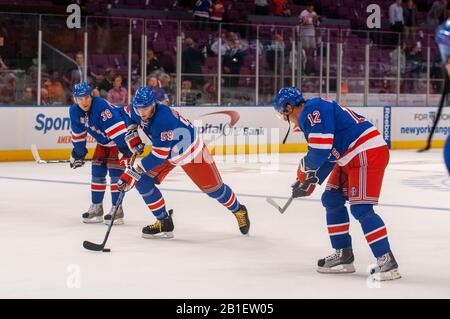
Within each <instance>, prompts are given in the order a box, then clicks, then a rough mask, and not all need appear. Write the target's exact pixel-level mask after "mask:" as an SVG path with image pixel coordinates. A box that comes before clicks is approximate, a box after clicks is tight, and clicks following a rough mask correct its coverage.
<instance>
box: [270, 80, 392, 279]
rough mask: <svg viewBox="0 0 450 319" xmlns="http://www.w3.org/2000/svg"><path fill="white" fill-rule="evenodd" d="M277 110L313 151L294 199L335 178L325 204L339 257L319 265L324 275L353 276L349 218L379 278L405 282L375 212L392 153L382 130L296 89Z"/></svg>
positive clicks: (281, 98) (280, 97) (286, 92)
mask: <svg viewBox="0 0 450 319" xmlns="http://www.w3.org/2000/svg"><path fill="white" fill-rule="evenodd" d="M274 107H275V110H276V111H277V112H279V113H280V114H281V116H283V118H284V119H285V120H290V122H293V123H294V124H295V125H298V127H299V128H300V129H301V131H302V132H303V133H304V135H305V138H306V140H307V141H308V152H307V154H306V156H305V157H303V158H302V159H301V161H300V165H299V168H298V171H297V179H296V182H295V183H294V184H293V185H292V196H293V197H303V196H309V195H310V194H311V193H312V192H313V191H314V188H315V186H316V184H322V183H323V182H324V180H325V179H326V178H327V176H328V175H330V174H331V175H330V177H329V179H328V182H327V185H326V190H325V192H324V193H323V195H322V204H323V206H324V207H325V209H326V218H327V226H328V233H329V236H330V240H331V245H332V247H333V248H334V249H335V250H336V251H335V253H334V254H332V255H330V256H328V257H326V258H324V259H320V260H319V261H318V268H317V271H318V272H320V273H351V272H354V271H355V268H354V266H353V261H354V255H353V251H352V239H351V236H350V234H349V226H350V221H349V214H348V211H347V208H346V206H345V203H346V201H348V202H349V203H350V212H351V213H352V215H353V217H355V218H356V219H357V220H358V221H359V223H360V224H361V226H362V229H363V232H364V235H365V237H366V240H367V243H368V244H369V246H370V248H371V250H372V253H373V254H374V256H375V257H376V258H377V266H376V267H375V268H373V269H372V272H371V274H373V275H374V278H375V279H376V280H380V281H382V280H392V279H397V278H400V273H399V272H398V265H397V262H396V260H395V258H394V255H393V254H392V252H391V248H390V245H389V241H388V236H387V230H386V226H385V224H384V222H383V220H382V219H381V217H380V216H378V215H377V214H376V213H375V211H374V210H373V205H376V204H377V203H378V198H379V196H380V191H381V186H382V180H383V175H384V171H385V168H386V166H387V164H388V162H389V149H388V147H387V145H386V143H385V141H384V139H383V138H382V136H381V134H380V132H379V131H378V130H377V129H376V128H375V127H374V126H373V125H372V124H371V123H370V122H369V121H367V120H366V119H365V118H364V117H362V116H360V115H358V114H356V113H354V112H353V111H351V110H350V109H348V108H347V107H345V106H343V105H340V104H338V103H337V102H335V101H331V100H327V99H323V98H320V97H316V98H313V99H310V100H306V99H305V98H304V96H303V94H302V93H301V92H300V91H299V90H298V89H297V88H295V87H288V88H283V89H281V90H280V91H279V92H278V94H277V95H276V97H275V100H274Z"/></svg>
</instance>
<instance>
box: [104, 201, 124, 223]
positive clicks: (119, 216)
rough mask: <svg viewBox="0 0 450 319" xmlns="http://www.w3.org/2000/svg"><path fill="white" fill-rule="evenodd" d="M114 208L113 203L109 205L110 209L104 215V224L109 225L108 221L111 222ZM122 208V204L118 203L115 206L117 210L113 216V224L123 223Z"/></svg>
mask: <svg viewBox="0 0 450 319" xmlns="http://www.w3.org/2000/svg"><path fill="white" fill-rule="evenodd" d="M115 209H116V206H115V205H114V206H113V207H111V210H110V211H109V213H108V214H106V215H105V224H106V225H109V223H110V222H111V218H112V215H113V213H114V210H115ZM123 217H124V214H123V208H122V205H119V207H118V208H117V212H116V215H115V216H114V225H123Z"/></svg>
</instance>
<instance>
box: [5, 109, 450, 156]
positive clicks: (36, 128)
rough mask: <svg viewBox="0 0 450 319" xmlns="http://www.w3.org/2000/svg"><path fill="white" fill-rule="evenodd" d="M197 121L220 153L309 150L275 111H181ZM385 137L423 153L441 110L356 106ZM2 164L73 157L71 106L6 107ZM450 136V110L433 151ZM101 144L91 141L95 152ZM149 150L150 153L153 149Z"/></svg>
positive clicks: (393, 143) (395, 146) (395, 144)
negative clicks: (36, 151)
mask: <svg viewBox="0 0 450 319" xmlns="http://www.w3.org/2000/svg"><path fill="white" fill-rule="evenodd" d="M176 109H177V110H178V111H179V112H180V114H182V115H183V116H184V117H185V118H187V119H189V120H191V121H192V122H193V124H194V126H195V127H197V130H198V132H200V133H201V134H202V136H203V139H204V141H205V142H206V143H207V144H208V147H209V148H210V149H211V150H212V152H213V153H214V154H244V153H245V154H249V153H278V152H281V153H285V152H301V151H306V149H307V145H306V141H305V139H304V137H303V134H301V133H299V132H294V130H293V129H291V133H290V134H289V136H288V138H287V140H286V143H285V144H283V139H284V137H285V135H286V132H287V128H288V126H287V123H286V122H283V121H282V120H280V119H278V118H277V116H276V114H275V112H274V110H273V108H272V107H247V106H242V107H239V106H233V107H226V106H223V107H214V106H211V107H178V108H176ZM352 110H353V111H355V112H357V113H359V114H361V115H364V116H365V117H366V118H368V119H369V120H370V121H371V122H372V123H374V124H375V126H376V127H377V128H378V129H379V130H380V132H382V133H383V137H384V138H385V140H386V141H387V143H388V144H389V145H390V147H391V148H392V149H417V148H420V147H422V146H424V145H425V141H426V139H427V137H428V135H429V132H430V130H431V127H432V125H433V121H434V119H435V117H436V109H435V108H430V107H390V106H384V107H352ZM0 127H1V132H2V138H1V140H0V161H23V160H32V159H33V157H32V155H31V152H30V145H31V144H36V145H37V147H38V149H39V152H40V154H41V156H42V158H43V159H61V158H68V156H69V153H70V150H71V139H70V119H69V115H68V108H67V107H49V106H46V107H37V106H25V107H24V106H8V107H0ZM448 134H450V109H449V108H445V109H444V111H443V114H442V115H441V119H440V121H439V125H438V128H437V130H436V133H435V137H434V142H433V147H442V146H443V143H444V141H445V139H446V137H447V136H448ZM94 145H95V141H94V140H93V139H92V138H91V139H89V140H88V148H89V149H90V151H92V147H93V146H94ZM147 151H149V150H147Z"/></svg>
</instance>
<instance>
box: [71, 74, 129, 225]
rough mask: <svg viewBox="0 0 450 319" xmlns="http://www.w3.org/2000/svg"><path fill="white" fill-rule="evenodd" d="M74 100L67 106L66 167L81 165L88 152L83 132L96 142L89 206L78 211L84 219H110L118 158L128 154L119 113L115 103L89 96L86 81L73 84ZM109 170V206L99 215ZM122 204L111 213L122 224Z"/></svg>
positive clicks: (94, 220) (89, 220)
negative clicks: (68, 139) (69, 144)
mask: <svg viewBox="0 0 450 319" xmlns="http://www.w3.org/2000/svg"><path fill="white" fill-rule="evenodd" d="M72 94H73V98H74V103H73V104H72V105H71V106H70V110H69V113H70V124H71V130H72V144H73V150H72V153H71V157H70V167H71V168H73V169H76V168H78V167H81V166H83V165H84V163H85V161H84V159H85V157H86V154H87V152H88V150H87V148H86V139H87V134H88V133H89V135H91V136H92V137H93V138H94V139H95V140H96V141H97V146H96V148H95V152H94V155H93V159H94V160H93V161H92V173H91V174H92V177H91V178H92V180H91V200H92V204H91V206H90V208H89V210H88V211H87V212H86V213H84V214H83V215H82V217H83V222H85V223H101V222H103V220H104V221H105V223H106V224H108V223H110V222H111V216H112V212H113V211H114V209H115V205H116V202H117V199H118V196H119V190H118V187H117V181H118V180H119V177H120V175H121V174H122V172H123V167H122V166H121V165H120V162H119V151H120V153H122V157H121V160H123V161H126V160H127V158H130V156H131V155H132V153H131V151H130V150H129V148H128V146H127V144H126V142H125V133H126V125H125V122H124V119H123V117H124V116H123V114H122V113H121V111H120V110H119V109H117V108H116V107H115V106H113V105H111V104H110V103H108V102H107V101H106V100H104V99H103V98H100V97H93V96H92V88H91V87H90V86H89V84H87V83H86V82H81V83H78V84H76V85H75V86H74V87H73V91H72ZM108 173H109V177H110V185H111V186H110V188H111V198H112V208H111V210H110V212H109V213H108V214H107V215H105V217H104V218H103V214H104V212H103V198H104V196H105V190H106V175H107V174H108ZM123 217H124V213H123V208H122V206H121V205H120V206H119V207H118V210H117V212H116V215H115V219H114V224H123Z"/></svg>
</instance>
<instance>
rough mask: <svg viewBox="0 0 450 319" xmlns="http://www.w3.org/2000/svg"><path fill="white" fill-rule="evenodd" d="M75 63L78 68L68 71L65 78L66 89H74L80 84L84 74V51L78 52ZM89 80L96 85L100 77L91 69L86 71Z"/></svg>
mask: <svg viewBox="0 0 450 319" xmlns="http://www.w3.org/2000/svg"><path fill="white" fill-rule="evenodd" d="M75 62H76V64H77V65H76V67H73V68H72V69H70V70H69V71H68V73H67V74H66V76H64V78H63V80H64V82H65V84H66V87H69V88H72V87H73V86H74V85H75V84H76V83H79V82H80V81H81V80H82V78H83V74H84V53H83V51H78V52H77V53H76V54H75ZM86 74H87V79H88V82H89V83H91V84H92V83H94V82H96V81H97V80H98V79H99V76H98V75H97V74H95V73H94V72H92V71H91V70H90V69H89V68H87V70H86Z"/></svg>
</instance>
